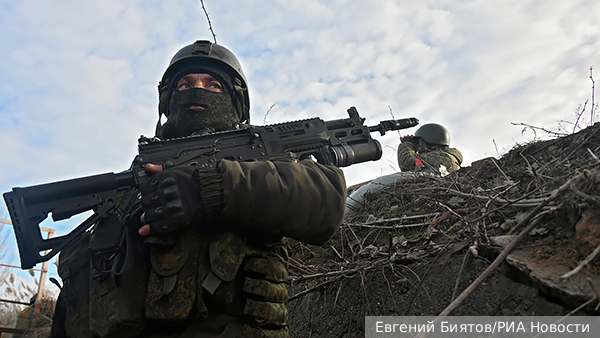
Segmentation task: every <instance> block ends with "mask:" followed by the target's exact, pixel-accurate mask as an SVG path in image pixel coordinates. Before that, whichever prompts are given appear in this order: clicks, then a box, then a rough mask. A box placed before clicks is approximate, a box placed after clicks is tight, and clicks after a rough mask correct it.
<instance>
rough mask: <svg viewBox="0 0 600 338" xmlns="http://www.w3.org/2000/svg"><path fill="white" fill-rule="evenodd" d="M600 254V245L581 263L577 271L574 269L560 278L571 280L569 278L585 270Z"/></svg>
mask: <svg viewBox="0 0 600 338" xmlns="http://www.w3.org/2000/svg"><path fill="white" fill-rule="evenodd" d="M599 253H600V245H598V247H597V248H596V249H595V250H594V251H593V252H592V253H591V254H589V255H588V256H587V257H586V258H585V259H584V260H583V261H582V262H581V263H579V265H577V267H576V268H575V269H573V270H572V271H570V272H567V273H565V274H564V275H562V276H560V278H569V277H571V276H573V275H575V274H577V273H578V272H579V271H581V269H583V267H584V266H586V265H588V264H589V263H590V262H591V261H593V260H594V258H596V256H598V254H599Z"/></svg>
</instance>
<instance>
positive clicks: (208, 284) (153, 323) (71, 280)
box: [52, 41, 346, 337]
mask: <svg viewBox="0 0 600 338" xmlns="http://www.w3.org/2000/svg"><path fill="white" fill-rule="evenodd" d="M159 94H160V99H159V123H158V125H157V131H156V134H157V136H159V137H162V138H175V137H186V136H190V135H192V134H203V133H211V132H219V131H225V130H231V129H235V128H240V127H243V125H244V124H247V123H249V96H248V88H247V84H246V79H245V77H244V74H243V72H242V69H241V67H240V65H239V62H238V60H237V59H236V58H235V56H234V55H233V54H232V53H231V52H230V51H229V50H227V49H225V48H224V47H222V46H219V45H217V44H212V43H210V42H208V41H196V42H195V43H194V44H192V45H188V46H186V47H184V48H182V49H181V50H180V51H179V52H178V53H177V54H176V55H175V56H174V57H173V59H172V60H171V63H170V65H169V67H168V68H167V70H166V71H165V74H164V76H163V78H162V81H161V82H160V85H159ZM163 114H164V115H165V116H167V122H166V123H165V124H164V125H162V126H161V123H160V116H162V115H163ZM147 172H148V173H149V174H151V175H153V178H152V179H151V180H149V181H148V183H147V184H144V185H142V186H140V191H139V194H140V195H141V199H139V198H138V196H137V195H138V192H135V191H132V192H127V193H123V194H122V195H121V196H120V200H119V202H118V204H117V208H116V211H115V213H114V215H112V216H113V217H107V218H106V219H104V220H102V221H101V222H107V223H108V222H117V223H120V222H124V224H126V225H127V227H126V228H125V232H126V234H125V235H126V236H125V237H126V238H127V241H126V243H125V244H126V245H121V246H120V247H119V248H120V249H119V250H117V251H116V253H115V251H110V250H109V251H106V252H109V254H103V253H104V252H105V251H102V250H101V249H99V248H103V244H104V243H103V241H102V239H103V238H102V237H103V236H102V235H101V234H99V233H97V232H96V233H94V232H93V233H91V234H90V235H89V236H86V237H84V239H83V240H81V241H79V242H76V243H74V244H73V245H71V246H70V247H68V248H67V249H65V250H63V252H62V253H61V256H60V260H59V274H60V276H61V278H62V280H63V283H64V286H63V289H62V290H61V293H60V296H59V300H58V304H57V309H56V314H55V318H54V324H53V328H52V337H289V330H288V322H287V298H288V293H287V287H286V280H287V277H288V254H287V250H286V247H285V244H284V243H283V241H282V237H290V238H293V239H296V240H299V241H303V242H307V243H310V244H317V245H320V244H323V243H324V242H325V241H326V240H327V239H329V237H330V236H331V235H332V234H333V233H334V231H335V230H336V229H337V227H338V226H339V224H340V223H341V219H342V217H343V213H344V201H345V196H346V188H345V181H344V176H343V174H342V172H341V170H339V169H338V168H336V167H334V166H324V165H321V164H318V163H315V162H313V161H311V160H302V161H299V162H296V161H293V160H291V159H289V160H281V161H273V162H271V161H264V162H235V161H228V160H222V161H220V162H219V163H218V164H217V165H216V166H215V167H214V168H201V169H195V168H192V167H175V168H169V169H166V168H165V169H164V170H163V168H162V166H160V165H156V166H152V165H149V166H148V167H147ZM104 228H108V227H104ZM92 252H93V254H92ZM124 257H125V258H124Z"/></svg>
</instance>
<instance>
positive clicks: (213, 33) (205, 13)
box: [200, 0, 217, 44]
mask: <svg viewBox="0 0 600 338" xmlns="http://www.w3.org/2000/svg"><path fill="white" fill-rule="evenodd" d="M200 5H202V10H203V11H204V15H206V20H207V21H208V28H209V29H210V32H211V33H212V36H213V39H214V40H215V44H216V43H217V36H216V35H215V31H214V30H213V28H212V24H211V23H210V17H209V16H208V12H207V11H206V7H204V1H203V0H200Z"/></svg>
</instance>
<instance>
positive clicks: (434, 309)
mask: <svg viewBox="0 0 600 338" xmlns="http://www.w3.org/2000/svg"><path fill="white" fill-rule="evenodd" d="M599 129H600V125H595V126H593V127H590V128H587V129H585V130H583V131H581V132H579V133H576V134H572V135H569V136H566V137H562V138H557V139H553V140H549V141H540V142H532V143H529V144H526V145H523V146H519V147H516V148H514V149H512V150H511V151H510V152H509V153H507V154H506V155H504V156H502V157H501V158H500V159H494V158H486V159H483V160H480V161H477V162H475V163H473V164H472V165H471V166H470V167H465V168H462V169H461V170H460V171H458V172H456V173H453V174H450V175H448V176H446V177H443V178H440V177H433V176H416V177H409V178H403V179H401V180H398V181H397V182H396V183H394V184H390V185H389V186H386V188H385V189H383V190H381V191H378V192H377V193H373V194H367V195H366V197H365V200H364V206H363V208H362V209H360V210H359V211H358V212H357V213H355V214H353V215H352V216H349V217H347V218H346V219H345V222H344V224H343V225H342V226H341V227H340V229H339V231H338V232H337V233H336V234H335V235H334V237H333V238H332V239H331V240H330V241H329V242H328V243H327V244H326V245H324V246H323V247H314V246H309V245H304V244H301V243H298V242H294V241H290V248H291V260H290V264H291V266H290V270H291V282H290V285H291V287H290V295H291V298H290V303H289V304H290V328H291V331H292V333H293V336H294V337H325V336H327V337H363V336H364V317H365V316H367V315H371V316H375V315H384V316H403V315H429V316H432V315H439V314H441V313H449V314H451V315H490V316H493V315H503V316H511V315H560V316H562V315H567V314H570V313H576V314H577V315H598V314H600V312H598V307H597V306H598V298H600V296H599V295H598V293H599V291H598V290H600V270H599V267H600V259H598V258H595V256H594V254H597V251H600V159H599V158H598V156H597V155H600V132H599V131H598V130H599ZM518 235H521V236H519V238H518V239H517V236H518ZM521 238H522V239H521ZM515 243H516V245H514V244H515ZM499 256H500V258H498V257H499ZM588 261H589V262H588ZM495 263H499V264H495ZM496 265H497V266H496ZM490 266H491V267H490ZM484 273H485V275H483V276H482V274H484ZM484 277H485V278H484ZM480 281H483V282H480ZM474 282H475V283H474ZM465 290H466V291H465ZM453 301H454V302H453Z"/></svg>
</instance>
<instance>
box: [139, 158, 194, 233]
mask: <svg viewBox="0 0 600 338" xmlns="http://www.w3.org/2000/svg"><path fill="white" fill-rule="evenodd" d="M156 167H158V168H156ZM147 171H148V172H149V173H153V172H154V174H153V175H152V176H151V177H150V179H149V180H148V181H146V182H145V183H143V184H142V185H140V193H141V194H142V208H143V209H144V214H143V215H142V219H141V220H142V223H144V224H147V225H145V226H143V227H142V228H140V231H139V233H140V235H143V236H145V235H150V234H152V235H160V234H165V233H170V232H173V231H177V230H181V229H183V228H185V227H187V226H188V225H189V224H190V222H191V221H192V220H193V219H194V217H196V215H198V214H199V213H200V212H201V211H202V205H201V203H200V182H199V179H198V175H197V174H195V168H193V167H188V166H181V167H175V168H171V169H167V170H162V168H161V167H160V166H156V165H148V166H147Z"/></svg>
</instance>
